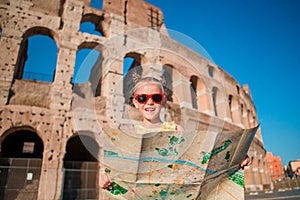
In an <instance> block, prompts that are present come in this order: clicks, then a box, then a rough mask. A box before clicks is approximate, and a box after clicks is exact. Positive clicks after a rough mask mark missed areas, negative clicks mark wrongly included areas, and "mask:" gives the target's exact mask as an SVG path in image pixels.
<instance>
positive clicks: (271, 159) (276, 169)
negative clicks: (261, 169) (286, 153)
mask: <svg viewBox="0 0 300 200" xmlns="http://www.w3.org/2000/svg"><path fill="white" fill-rule="evenodd" d="M266 159H267V163H268V170H269V173H270V175H271V179H272V181H277V180H282V179H284V178H285V175H284V170H283V166H282V162H281V158H280V157H279V156H273V154H272V152H267V154H266Z"/></svg>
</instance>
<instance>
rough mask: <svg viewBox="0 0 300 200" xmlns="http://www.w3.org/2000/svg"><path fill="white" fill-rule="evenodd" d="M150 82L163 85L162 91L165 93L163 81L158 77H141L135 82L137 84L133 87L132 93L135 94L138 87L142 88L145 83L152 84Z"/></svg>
mask: <svg viewBox="0 0 300 200" xmlns="http://www.w3.org/2000/svg"><path fill="white" fill-rule="evenodd" d="M150 83H153V84H157V85H159V86H160V87H161V91H162V93H164V87H163V85H162V83H161V81H159V80H158V79H156V78H154V77H144V78H141V79H139V80H138V81H137V82H136V83H135V86H134V87H133V88H132V95H134V94H135V92H136V90H137V89H138V88H140V87H141V86H143V85H146V84H150Z"/></svg>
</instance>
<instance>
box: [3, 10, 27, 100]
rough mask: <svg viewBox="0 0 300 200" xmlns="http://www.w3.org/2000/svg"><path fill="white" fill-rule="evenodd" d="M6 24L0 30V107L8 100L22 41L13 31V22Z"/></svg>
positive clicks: (18, 33) (19, 35) (18, 34)
mask: <svg viewBox="0 0 300 200" xmlns="http://www.w3.org/2000/svg"><path fill="white" fill-rule="evenodd" d="M3 15H4V12H3ZM1 21H2V20H1ZM6 23H7V24H5V29H2V31H3V32H2V33H1V40H0V47H1V48H0V60H1V63H0V71H1V73H0V105H5V104H6V103H7V102H8V100H9V91H10V87H11V84H12V82H13V79H14V73H15V70H16V63H17V58H18V53H19V48H20V43H21V40H22V36H21V32H17V31H16V30H15V29H14V26H16V25H15V24H13V23H14V21H12V20H9V21H8V22H6ZM10 27H11V28H10Z"/></svg>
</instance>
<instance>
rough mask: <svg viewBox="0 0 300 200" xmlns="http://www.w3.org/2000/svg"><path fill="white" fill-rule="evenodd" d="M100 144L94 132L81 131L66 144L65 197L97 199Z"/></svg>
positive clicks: (64, 166) (64, 167) (64, 168)
mask: <svg viewBox="0 0 300 200" xmlns="http://www.w3.org/2000/svg"><path fill="white" fill-rule="evenodd" d="M99 153H100V152H99V145H98V143H97V142H96V140H95V139H94V137H93V133H91V132H88V131H81V132H79V133H77V134H76V135H74V136H73V137H71V138H70V139H69V140H68V141H67V144H66V154H65V156H64V164H63V181H64V182H63V188H64V189H63V194H62V195H63V198H64V199H76V198H79V197H80V198H83V199H97V193H98V190H99V189H98V178H99V173H98V171H99V170H98V157H99Z"/></svg>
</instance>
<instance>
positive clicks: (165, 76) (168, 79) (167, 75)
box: [162, 65, 174, 102]
mask: <svg viewBox="0 0 300 200" xmlns="http://www.w3.org/2000/svg"><path fill="white" fill-rule="evenodd" d="M162 80H163V82H164V83H163V85H164V90H165V95H166V97H167V100H168V101H171V102H174V97H173V66H171V65H164V66H163V73H162Z"/></svg>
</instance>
